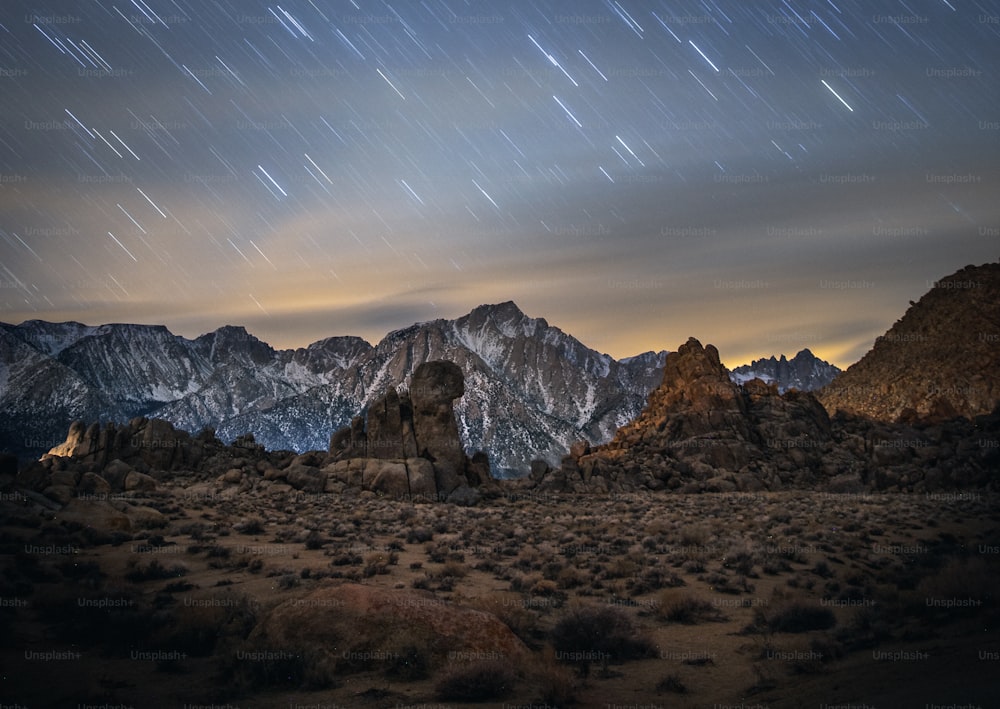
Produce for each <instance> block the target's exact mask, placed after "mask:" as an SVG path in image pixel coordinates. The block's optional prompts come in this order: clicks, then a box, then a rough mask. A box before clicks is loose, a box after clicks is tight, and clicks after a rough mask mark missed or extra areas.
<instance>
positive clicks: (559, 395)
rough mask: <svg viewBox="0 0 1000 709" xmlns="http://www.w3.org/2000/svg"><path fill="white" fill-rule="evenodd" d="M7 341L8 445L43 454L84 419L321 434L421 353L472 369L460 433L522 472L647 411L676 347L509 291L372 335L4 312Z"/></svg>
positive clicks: (0, 348) (282, 439)
mask: <svg viewBox="0 0 1000 709" xmlns="http://www.w3.org/2000/svg"><path fill="white" fill-rule="evenodd" d="M0 354H2V355H3V357H2V362H0V411H2V413H0V431H2V432H3V434H2V436H3V437H2V438H0V446H3V447H7V448H9V449H12V450H16V451H27V452H31V453H35V452H37V451H38V450H41V449H48V448H50V447H52V446H54V445H58V443H59V442H60V441H61V439H62V436H63V434H64V432H65V429H66V426H68V424H69V422H70V421H72V420H74V419H83V420H88V421H90V420H103V421H108V420H118V421H124V420H127V419H129V418H131V417H133V416H136V415H146V416H155V417H158V418H163V419H165V420H167V421H170V422H171V423H173V424H174V425H176V426H178V427H179V428H183V429H185V430H189V431H197V430H200V429H201V428H203V427H205V426H212V427H214V428H216V430H217V432H218V434H219V435H220V437H222V438H223V439H230V440H231V439H233V438H235V437H236V436H238V435H241V434H243V433H246V432H251V433H253V434H254V435H255V437H256V438H257V440H258V441H259V442H261V443H263V444H264V445H266V446H267V447H268V448H271V449H280V448H286V449H292V450H308V449H316V448H321V449H322V448H326V446H327V443H328V439H329V435H330V433H331V432H332V431H333V430H336V429H337V428H340V427H341V426H343V425H345V424H347V423H348V422H349V421H350V419H351V417H352V416H354V415H356V414H357V413H359V412H360V411H362V410H364V409H365V408H366V407H367V406H368V404H369V403H371V402H372V401H373V400H374V399H376V398H378V397H379V396H381V395H382V394H383V393H384V392H385V389H386V388H387V387H388V386H390V385H392V386H398V387H402V388H403V389H406V388H407V387H408V385H409V378H410V376H411V374H412V372H413V370H414V369H415V368H416V366H418V365H419V364H421V363H422V362H424V361H428V360H430V359H449V360H452V361H454V362H456V363H457V364H458V365H459V366H460V367H462V369H463V371H464V372H465V373H466V377H467V379H466V381H467V394H466V395H465V396H464V397H463V398H462V399H461V400H460V401H459V402H457V406H456V410H457V415H458V418H459V429H460V433H461V435H462V440H463V444H464V445H466V446H467V448H468V449H469V450H477V449H482V450H486V451H487V452H488V453H489V454H490V457H491V462H492V465H493V471H494V474H497V475H511V474H515V473H524V472H526V470H527V467H528V464H529V462H530V460H531V459H532V458H535V457H539V456H540V457H543V458H547V459H549V460H550V461H553V462H554V461H556V460H558V459H559V457H560V456H561V455H563V454H564V453H565V452H566V450H568V447H569V445H570V444H571V443H572V442H573V441H574V440H577V439H580V438H585V439H587V440H590V441H593V442H595V443H596V442H599V441H601V440H605V439H607V438H610V436H611V435H613V433H614V431H615V430H616V429H617V427H618V426H620V425H623V424H624V423H626V422H627V421H628V420H630V419H631V418H632V417H634V416H635V415H636V414H637V413H638V412H639V411H640V410H641V408H642V405H643V403H644V401H645V397H646V395H647V393H648V392H649V391H650V390H652V388H653V387H655V385H656V384H657V382H658V381H659V379H660V377H661V373H660V369H661V367H662V361H663V357H664V356H665V353H662V352H661V353H654V352H647V353H644V354H642V355H638V356H636V357H631V358H628V359H627V360H622V361H621V362H618V361H616V360H614V359H613V358H611V357H610V356H608V355H605V354H601V353H598V352H595V351H594V350H591V349H589V348H587V347H585V346H584V345H583V344H582V343H580V342H579V341H578V340H576V339H575V338H573V337H571V336H569V335H567V334H566V333H564V332H562V331H561V330H559V329H558V328H555V327H552V326H550V325H549V324H548V323H547V322H546V321H545V320H544V319H541V318H529V317H528V316H526V315H525V314H524V313H523V312H521V310H520V309H519V308H518V307H517V306H516V305H515V304H514V303H512V302H507V303H501V304H498V305H485V306H480V307H478V308H476V309H475V310H473V311H472V312H471V313H469V314H468V315H466V316H463V317H461V318H458V319H456V320H443V319H442V320H434V321H431V322H427V323H419V324H416V325H413V326H411V327H408V328H405V329H402V330H397V331H395V332H392V333H389V334H388V335H387V336H386V337H385V338H383V340H382V341H381V342H379V343H378V344H377V345H375V346H372V345H370V344H369V343H367V342H365V341H364V340H362V339H360V338H357V337H349V336H348V337H331V338H327V339H324V340H320V341H319V342H316V343H313V344H311V345H309V346H308V347H305V348H299V349H296V350H274V349H273V348H271V347H270V346H269V345H267V344H266V343H264V342H262V341H260V340H258V339H257V338H256V337H254V336H253V335H250V334H249V333H248V332H247V331H246V330H245V329H243V328H241V327H234V326H226V327H223V328H219V329H218V330H216V331H214V332H212V333H208V334H205V335H202V336H201V337H198V338H196V339H194V340H188V339H185V338H183V337H180V336H177V335H173V334H172V333H170V332H169V330H167V329H166V328H165V327H163V326H146V325H102V326H87V325H82V324H80V323H45V322H43V321H37V320H36V321H28V322H26V323H23V324H21V325H18V326H14V325H7V324H0ZM27 382H35V383H36V384H35V385H34V386H33V387H31V388H30V389H27V390H26V386H25V385H26V383H27ZM39 382H41V383H42V384H43V385H39V384H38V383H39ZM62 393H66V396H65V397H63V396H61V394H62Z"/></svg>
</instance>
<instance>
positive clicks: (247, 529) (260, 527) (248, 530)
mask: <svg viewBox="0 0 1000 709" xmlns="http://www.w3.org/2000/svg"><path fill="white" fill-rule="evenodd" d="M236 531H237V532H241V533H242V534H250V535H254V534H263V533H264V521H263V520H260V519H248V520H247V521H246V522H243V523H242V524H237V525H236Z"/></svg>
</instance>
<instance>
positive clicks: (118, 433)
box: [43, 417, 204, 470]
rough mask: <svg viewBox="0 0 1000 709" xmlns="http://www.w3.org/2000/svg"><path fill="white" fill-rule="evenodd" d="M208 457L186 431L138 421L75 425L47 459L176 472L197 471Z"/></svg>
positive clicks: (141, 420) (200, 444) (161, 422)
mask: <svg viewBox="0 0 1000 709" xmlns="http://www.w3.org/2000/svg"><path fill="white" fill-rule="evenodd" d="M203 455H204V447H203V445H202V442H201V441H199V440H197V439H194V438H192V437H191V436H190V435H189V434H188V433H187V432H186V431H179V430H177V429H175V428H174V427H173V426H172V425H170V424H169V423H168V422H166V421H162V420H160V419H147V418H145V417H138V418H134V419H132V420H131V421H129V422H128V423H127V424H124V425H121V426H116V425H115V424H113V423H109V424H107V425H105V426H104V427H101V425H100V424H98V423H93V424H91V425H90V426H87V425H86V424H85V423H84V422H83V421H74V422H73V423H72V424H71V425H70V427H69V433H68V434H67V436H66V440H65V441H64V442H63V443H62V444H60V445H58V446H56V447H54V448H52V449H51V450H50V451H49V452H48V453H47V454H46V455H45V456H43V459H44V458H48V457H52V456H59V457H63V458H75V459H76V460H78V461H79V462H82V463H95V464H97V465H98V466H100V467H104V466H105V465H107V464H108V463H110V462H111V461H113V460H122V461H125V462H127V463H134V462H137V461H142V462H143V463H144V464H145V465H147V466H148V467H150V468H155V469H159V470H172V469H174V468H177V467H188V468H192V469H193V468H194V467H195V466H197V464H198V462H199V461H200V460H201V458H202V456H203Z"/></svg>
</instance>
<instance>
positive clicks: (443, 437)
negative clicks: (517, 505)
mask: <svg viewBox="0 0 1000 709" xmlns="http://www.w3.org/2000/svg"><path fill="white" fill-rule="evenodd" d="M464 393H465V377H464V375H463V374H462V369H461V367H459V366H458V365H457V364H455V363H453V362H445V361H430V362H424V363H423V364H421V365H420V366H418V367H417V369H416V370H415V371H414V373H413V377H412V379H411V384H410V391H409V392H408V393H404V394H399V393H398V392H397V391H396V390H395V389H394V388H393V387H389V388H388V389H387V390H386V393H385V394H384V395H383V396H382V397H380V398H378V399H376V400H375V401H373V402H372V403H371V405H370V406H369V407H368V410H367V412H365V415H363V416H356V417H355V418H354V420H353V421H352V422H351V426H350V428H343V429H341V430H339V431H335V432H334V433H333V435H331V436H330V455H331V456H332V458H333V463H332V465H331V466H330V468H329V471H330V474H331V475H332V477H333V479H334V480H335V481H338V482H340V483H343V484H346V485H352V486H360V487H361V488H363V489H365V490H370V491H372V492H375V493H376V494H382V495H389V496H391V497H395V498H409V499H416V498H423V499H437V500H447V501H449V502H455V503H456V504H472V503H474V502H475V501H476V500H477V499H479V496H480V494H481V493H482V492H483V491H491V492H495V491H496V487H495V485H496V483H495V482H494V481H493V479H492V477H491V476H490V464H489V458H487V456H486V454H485V453H477V454H476V455H475V456H474V457H473V458H472V459H471V460H470V459H469V458H468V457H467V456H466V455H465V450H464V448H463V447H462V441H461V439H460V438H459V435H458V422H457V419H456V417H455V407H454V404H453V402H454V400H455V399H457V398H458V397H460V396H462V394H464ZM473 488H476V490H473Z"/></svg>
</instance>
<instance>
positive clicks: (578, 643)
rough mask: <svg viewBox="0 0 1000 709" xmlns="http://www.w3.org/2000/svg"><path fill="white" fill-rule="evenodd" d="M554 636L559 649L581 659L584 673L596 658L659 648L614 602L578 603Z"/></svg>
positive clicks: (642, 653)
mask: <svg viewBox="0 0 1000 709" xmlns="http://www.w3.org/2000/svg"><path fill="white" fill-rule="evenodd" d="M550 638H551V640H552V645H553V646H554V647H555V649H556V650H557V651H559V652H560V653H562V654H563V655H564V656H565V657H567V658H568V659H570V660H572V661H575V662H577V663H578V664H579V666H580V670H581V673H584V674H586V673H587V672H588V670H589V666H590V661H591V660H592V659H596V658H600V659H602V660H606V661H610V660H612V659H613V660H616V661H620V660H630V659H637V658H644V657H652V656H654V655H656V652H657V649H656V645H655V644H653V641H652V640H650V639H649V637H648V636H646V635H645V634H644V633H642V632H640V631H639V629H638V628H636V627H635V624H634V623H633V622H632V619H631V618H630V617H629V616H628V614H626V613H625V612H624V611H622V610H620V609H618V608H615V607H614V606H577V607H576V608H573V609H571V610H570V611H569V613H567V614H566V615H564V616H563V617H562V618H560V619H559V621H558V622H557V623H556V624H555V627H553V628H552V631H551V633H550Z"/></svg>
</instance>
